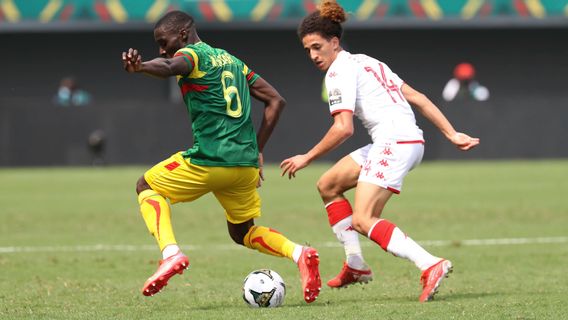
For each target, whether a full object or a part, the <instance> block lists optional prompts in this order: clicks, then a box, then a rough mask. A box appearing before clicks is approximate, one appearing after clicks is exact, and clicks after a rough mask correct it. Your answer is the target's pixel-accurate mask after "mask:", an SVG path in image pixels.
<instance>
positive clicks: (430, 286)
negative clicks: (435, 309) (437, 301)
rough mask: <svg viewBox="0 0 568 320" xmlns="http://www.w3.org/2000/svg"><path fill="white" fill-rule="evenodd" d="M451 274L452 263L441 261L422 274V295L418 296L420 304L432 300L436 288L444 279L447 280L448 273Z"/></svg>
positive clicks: (436, 290)
mask: <svg viewBox="0 0 568 320" xmlns="http://www.w3.org/2000/svg"><path fill="white" fill-rule="evenodd" d="M450 272H452V262H451V261H449V260H445V259H442V260H440V261H439V262H437V263H436V264H435V265H433V266H431V267H430V268H428V269H426V270H425V271H424V272H422V277H420V282H421V283H422V288H423V289H422V294H421V295H420V299H419V300H420V302H426V301H430V300H432V299H433V298H434V295H435V294H436V292H438V287H439V286H440V283H441V282H442V280H443V279H444V278H447V277H448V275H449V273H450Z"/></svg>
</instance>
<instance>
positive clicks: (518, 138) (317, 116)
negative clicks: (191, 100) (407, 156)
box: [0, 28, 568, 166]
mask: <svg viewBox="0 0 568 320" xmlns="http://www.w3.org/2000/svg"><path fill="white" fill-rule="evenodd" d="M200 36H201V38H202V39H203V40H204V41H206V42H208V43H209V44H211V45H213V46H219V47H223V48H225V49H227V50H228V51H230V52H231V53H233V54H234V55H236V56H238V57H240V58H241V59H243V60H244V61H245V62H246V63H247V64H248V65H249V67H251V68H252V69H253V70H255V71H256V72H258V73H259V74H261V75H262V76H263V77H264V78H266V79H267V80H268V81H269V82H271V83H272V84H273V85H274V86H275V87H276V88H277V89H278V90H279V91H280V93H281V94H282V95H283V96H284V97H285V98H286V99H287V101H288V106H287V109H286V110H285V112H284V114H283V116H282V118H281V121H280V124H279V126H278V127H277V128H276V130H275V132H274V134H273V136H272V138H271V141H270V143H269V145H268V147H267V149H266V150H265V159H266V160H267V161H271V162H279V161H281V160H282V159H284V158H285V157H288V156H290V155H294V154H297V153H301V152H305V151H307V149H308V148H309V147H311V146H312V145H313V144H314V143H315V142H317V141H318V140H319V138H321V137H322V136H323V134H324V133H325V132H326V130H327V129H328V127H329V125H330V124H331V120H332V119H331V117H330V116H329V113H328V109H327V106H326V105H325V104H324V103H323V102H321V98H320V95H321V84H322V79H323V74H322V73H320V72H319V71H318V70H317V69H316V68H315V67H314V66H313V65H312V64H311V62H310V61H309V60H308V58H307V57H306V55H305V53H304V51H303V49H302V47H301V45H300V43H299V41H298V39H297V37H296V35H295V32H294V31H292V30H254V31H252V30H233V31H227V30H224V31H215V30H205V31H202V32H200ZM344 40H345V46H346V47H347V49H348V50H349V51H351V52H353V53H366V54H368V55H371V56H373V57H376V58H378V59H379V60H382V61H384V62H386V63H387V64H388V65H389V66H390V67H391V68H392V69H393V70H394V71H395V72H396V73H398V75H399V76H401V78H402V79H404V80H405V81H406V82H407V83H409V84H410V85H412V86H413V87H415V88H416V89H419V90H420V91H422V92H424V93H426V94H427V95H428V96H429V97H430V98H431V99H432V100H433V101H434V102H436V103H437V104H438V105H439V107H440V108H441V109H442V111H443V112H444V113H445V114H446V115H447V116H448V118H449V119H450V120H451V121H452V123H453V124H454V126H455V127H456V128H457V129H458V130H463V131H465V132H468V133H471V134H472V135H475V136H479V137H480V138H481V141H482V144H481V145H480V146H479V148H477V149H476V150H474V151H472V152H470V153H460V152H458V151H457V150H455V148H454V147H453V146H452V145H451V144H450V143H449V142H447V141H445V139H444V138H443V137H442V136H441V134H440V133H439V132H438V131H437V130H436V129H435V128H434V127H432V126H431V125H430V124H429V123H427V121H425V120H424V119H423V118H421V117H420V116H418V115H417V117H418V121H419V124H420V125H421V127H422V128H423V129H424V131H425V137H426V140H427V145H426V155H425V158H426V159H455V158H468V159H479V158H499V159H501V158H503V159H505V158H507V159H510V158H557V157H568V143H567V139H568V125H566V121H567V120H568V94H567V89H566V85H567V81H566V80H565V77H564V76H565V75H566V73H567V71H568V29H560V28H558V29H544V28H542V29H518V28H516V29H496V30H492V29H461V30H448V29H424V30H411V29H405V30H388V29H387V30H349V29H348V30H347V31H346V33H345V36H344ZM0 43H2V50H0V74H1V75H0V165H2V166H11V165H66V164H88V163H90V161H91V158H90V155H89V152H88V149H87V137H88V135H89V133H91V132H92V131H94V130H96V129H102V130H103V131H104V132H105V134H106V137H107V146H106V147H107V148H106V155H105V157H106V161H107V162H108V163H109V164H127V163H153V162H156V161H158V160H161V159H163V158H165V157H166V156H168V155H170V154H171V153H173V152H174V151H176V150H182V149H186V148H187V147H189V146H190V145H191V130H190V126H189V120H188V116H187V114H186V111H185V109H184V107H183V105H182V104H181V103H175V102H169V100H168V97H169V84H168V82H167V81H162V80H157V79H153V78H149V77H144V76H142V75H129V74H127V73H125V72H124V71H122V69H121V61H120V55H121V52H122V51H123V50H125V49H128V48H129V47H134V48H138V49H139V50H141V52H142V53H143V57H144V58H146V59H149V58H152V57H154V56H155V55H157V47H156V46H155V45H154V43H153V36H152V32H151V30H148V31H146V32H108V33H38V34H24V33H18V34H6V33H4V34H0ZM462 61H469V62H472V63H473V64H474V65H476V67H477V73H478V79H479V80H480V81H481V82H482V83H483V84H484V85H485V86H487V87H488V88H489V89H490V91H491V99H490V100H489V101H488V102H476V101H470V100H461V101H454V102H452V103H446V102H444V101H443V100H442V99H441V91H442V88H443V86H444V84H445V83H446V81H447V80H448V79H449V78H450V76H451V73H452V69H453V67H454V66H455V65H456V64H457V63H459V62H462ZM68 75H73V76H75V77H76V78H77V80H78V81H79V84H80V85H81V86H82V87H83V88H84V89H86V90H87V91H89V92H90V93H91V94H92V96H93V103H92V104H91V105H89V106H86V107H69V108H65V107H58V106H55V105H54V104H53V103H52V97H53V95H54V94H55V92H56V90H57V87H58V83H59V80H60V79H61V78H63V77H65V76H68ZM254 108H255V109H256V112H255V113H254V119H255V121H256V122H258V119H259V116H260V112H261V109H262V106H261V105H259V104H255V105H254ZM368 142H369V138H368V136H367V134H366V132H365V131H364V129H363V128H362V127H360V126H359V127H358V128H357V133H356V135H355V136H354V137H353V138H351V140H350V141H348V143H347V144H346V145H345V146H342V147H340V148H339V149H338V150H336V151H335V152H333V153H332V154H330V155H328V156H327V157H326V158H325V159H329V160H333V159H337V158H339V157H340V156H341V155H342V154H344V153H346V152H349V151H350V150H352V149H355V148H356V147H358V146H360V145H364V144H366V143H368Z"/></svg>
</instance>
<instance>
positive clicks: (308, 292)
mask: <svg viewBox="0 0 568 320" xmlns="http://www.w3.org/2000/svg"><path fill="white" fill-rule="evenodd" d="M298 269H300V276H301V277H302V291H303V292H304V300H306V302H307V303H312V302H314V301H315V300H316V298H317V297H318V295H319V293H320V290H321V278H320V274H319V254H318V252H317V251H316V249H314V248H310V247H304V248H303V249H302V255H301V256H300V259H299V260H298Z"/></svg>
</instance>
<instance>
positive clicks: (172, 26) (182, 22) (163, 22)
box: [154, 11, 194, 31]
mask: <svg viewBox="0 0 568 320" xmlns="http://www.w3.org/2000/svg"><path fill="white" fill-rule="evenodd" d="M193 24H194V20H193V17H192V16H190V15H189V14H187V13H185V12H182V11H170V12H168V13H166V14H165V15H164V16H163V17H161V18H160V20H158V22H156V25H155V26H154V29H158V28H160V27H162V28H164V29H165V30H166V31H179V30H181V29H182V28H187V29H188V30H190V29H191V27H193Z"/></svg>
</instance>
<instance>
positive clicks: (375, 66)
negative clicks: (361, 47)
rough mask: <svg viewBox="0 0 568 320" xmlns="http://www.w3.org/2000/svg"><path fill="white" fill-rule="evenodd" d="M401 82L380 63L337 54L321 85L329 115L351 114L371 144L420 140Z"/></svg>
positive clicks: (364, 58)
mask: <svg viewBox="0 0 568 320" xmlns="http://www.w3.org/2000/svg"><path fill="white" fill-rule="evenodd" d="M403 84H404V81H402V80H401V79H400V78H399V77H398V76H397V75H396V73H394V72H392V71H391V69H390V68H389V67H388V66H387V65H386V64H384V63H382V62H380V61H379V60H377V59H374V58H371V57H369V56H367V55H364V54H351V53H349V52H347V51H345V50H343V51H341V52H339V54H338V55H337V58H336V59H335V61H334V62H333V63H332V64H331V66H330V68H329V69H328V70H327V73H326V76H325V85H326V88H327V91H328V97H329V110H330V112H331V114H332V115H333V114H335V113H337V112H341V111H350V112H353V113H354V114H355V115H356V116H357V117H358V118H359V119H360V120H361V121H362V123H363V126H364V127H365V128H366V129H367V131H368V132H369V135H370V136H371V138H372V139H373V142H379V141H393V140H394V141H413V140H423V135H422V130H421V129H420V128H419V127H418V126H417V125H416V118H415V117H414V112H413V111H412V108H411V106H410V104H409V103H408V102H407V101H406V99H405V98H404V96H403V95H402V90H401V88H402V85H403Z"/></svg>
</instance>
